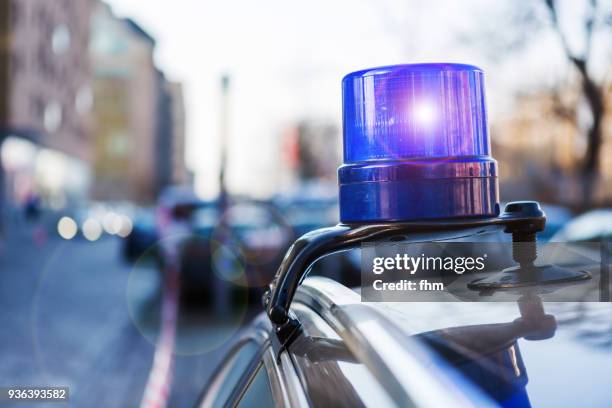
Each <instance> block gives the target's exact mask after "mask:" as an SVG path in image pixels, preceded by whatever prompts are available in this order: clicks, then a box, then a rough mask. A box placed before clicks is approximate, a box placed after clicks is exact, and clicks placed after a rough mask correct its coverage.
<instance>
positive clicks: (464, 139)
mask: <svg viewBox="0 0 612 408" xmlns="http://www.w3.org/2000/svg"><path fill="white" fill-rule="evenodd" d="M342 95H343V129H344V165H343V166H341V167H340V169H339V170H338V178H339V183H340V219H341V221H342V222H345V223H356V222H376V221H418V220H431V219H445V218H464V217H494V216H497V215H498V214H499V198H498V187H497V164H496V162H495V160H494V159H493V158H492V157H491V156H490V141H489V134H488V126H487V112H486V103H485V92H484V74H483V72H482V70H481V69H479V68H477V67H474V66H471V65H463V64H412V65H395V66H388V67H380V68H372V69H367V70H363V71H358V72H353V73H351V74H348V75H347V76H346V77H344V79H343V81H342Z"/></svg>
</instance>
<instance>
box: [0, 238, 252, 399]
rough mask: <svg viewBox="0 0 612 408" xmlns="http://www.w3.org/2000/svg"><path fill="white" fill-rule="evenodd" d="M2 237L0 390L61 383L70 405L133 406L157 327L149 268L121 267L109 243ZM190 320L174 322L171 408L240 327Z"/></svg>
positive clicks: (198, 382) (192, 395)
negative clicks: (175, 354) (176, 331)
mask: <svg viewBox="0 0 612 408" xmlns="http://www.w3.org/2000/svg"><path fill="white" fill-rule="evenodd" d="M10 231H16V230H13V229H9V231H7V238H8V239H5V240H4V241H3V242H2V244H1V245H2V246H1V248H0V251H1V252H0V309H1V310H2V311H3V313H2V316H1V317H0V319H1V320H0V324H2V330H1V331H0V349H1V350H2V364H1V365H0V386H11V385H18V386H28V385H30V386H68V387H69V388H70V401H71V405H74V406H105V407H125V406H138V405H139V404H140V400H141V398H142V396H143V391H144V387H145V384H146V382H147V377H148V375H149V370H150V368H151V365H152V361H153V355H154V352H155V348H154V342H155V340H156V335H157V330H158V326H159V298H160V296H159V289H158V288H159V285H158V279H159V278H158V272H157V271H156V270H155V269H154V268H153V267H152V266H151V265H146V264H142V265H139V264H138V263H137V264H136V266H133V265H129V264H126V263H124V262H123V261H122V260H121V259H120V257H119V249H120V245H119V244H120V241H118V240H115V239H113V238H103V239H101V240H99V241H97V242H95V243H92V242H88V241H86V240H84V239H82V238H80V239H75V240H72V241H64V240H61V239H59V238H58V237H56V236H51V235H52V234H48V233H42V232H41V231H38V232H36V231H35V230H34V229H32V228H31V227H30V228H19V229H18V231H19V232H18V233H13V234H14V235H10ZM45 235H47V236H45ZM191 314H193V315H194V316H195V317H190V314H189V313H187V314H186V316H184V317H182V318H181V319H179V323H180V327H181V328H180V329H179V338H178V339H177V352H178V353H179V356H178V357H177V360H176V361H175V364H174V373H173V378H174V385H175V387H172V392H171V403H170V405H171V406H177V405H178V406H186V405H192V404H193V402H194V401H195V399H196V398H197V396H198V394H199V393H200V391H201V389H202V387H203V385H204V384H205V382H206V380H207V378H208V376H209V375H210V372H211V371H212V369H214V367H215V365H216V364H217V362H218V361H219V356H220V355H221V353H218V352H217V353H211V352H213V351H216V350H218V348H219V347H222V346H223V344H224V343H226V342H225V340H227V337H228V336H231V334H233V333H234V332H235V329H236V328H237V327H238V325H239V323H241V322H242V320H236V321H235V324H233V325H232V324H230V326H228V327H224V326H217V327H215V326H211V325H207V326H205V325H203V324H202V321H201V320H198V319H197V316H198V311H197V310H194V311H191ZM242 317H244V316H242ZM207 323H210V322H207ZM211 356H212V357H211ZM177 384H178V385H177Z"/></svg>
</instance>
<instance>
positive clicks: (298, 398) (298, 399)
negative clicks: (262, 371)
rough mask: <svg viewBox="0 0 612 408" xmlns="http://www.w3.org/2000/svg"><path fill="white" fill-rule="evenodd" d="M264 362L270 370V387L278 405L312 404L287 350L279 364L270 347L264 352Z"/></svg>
mask: <svg viewBox="0 0 612 408" xmlns="http://www.w3.org/2000/svg"><path fill="white" fill-rule="evenodd" d="M263 362H264V366H265V367H266V370H267V371H268V378H270V388H271V390H272V394H273V395H274V402H275V405H276V406H279V407H299V408H307V407H309V406H310V405H309V403H308V399H307V398H306V395H305V394H304V389H303V388H302V385H301V384H300V379H299V378H298V375H297V373H296V372H295V368H294V366H293V362H292V361H291V359H290V358H289V356H288V354H287V351H283V352H282V353H281V355H280V364H277V361H276V358H275V354H274V351H273V350H272V348H271V347H268V348H267V349H266V351H265V352H264V355H263ZM281 401H282V404H281V403H280V402H281Z"/></svg>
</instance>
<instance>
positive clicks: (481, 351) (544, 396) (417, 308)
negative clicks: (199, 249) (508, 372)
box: [296, 277, 612, 406]
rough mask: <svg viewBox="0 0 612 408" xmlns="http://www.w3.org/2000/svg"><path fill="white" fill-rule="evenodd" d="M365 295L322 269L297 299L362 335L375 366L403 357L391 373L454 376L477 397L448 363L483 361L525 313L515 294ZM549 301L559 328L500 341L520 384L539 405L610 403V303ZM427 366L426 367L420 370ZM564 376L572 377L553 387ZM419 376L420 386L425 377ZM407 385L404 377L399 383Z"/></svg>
mask: <svg viewBox="0 0 612 408" xmlns="http://www.w3.org/2000/svg"><path fill="white" fill-rule="evenodd" d="M360 300H361V299H360V296H359V295H358V294H357V293H356V292H355V291H352V290H350V289H349V288H346V287H344V286H342V285H340V284H339V283H337V282H334V281H332V280H329V279H326V278H318V277H317V278H308V279H306V280H305V281H304V283H303V285H302V286H301V287H300V288H299V289H298V292H297V294H296V301H297V302H300V303H303V304H307V305H310V306H311V307H313V308H314V309H316V310H317V312H318V313H319V314H321V316H323V317H324V318H325V319H326V321H327V322H331V323H332V325H334V326H335V327H334V328H335V330H336V331H337V332H338V333H344V334H343V336H344V337H346V336H347V334H346V333H349V338H344V337H343V340H344V341H345V342H346V343H347V345H350V344H351V342H352V343H357V344H358V346H355V345H353V348H354V351H355V352H356V353H361V354H362V355H361V358H362V359H364V360H366V361H368V359H369V361H370V363H369V364H370V365H371V366H372V367H373V369H374V370H375V371H376V370H377V369H376V366H377V365H380V366H385V367H391V368H392V367H394V366H396V365H397V364H399V367H398V371H397V372H393V375H394V376H398V377H406V373H407V372H408V371H410V372H416V373H419V376H425V378H426V379H431V378H430V377H432V376H433V377H434V378H433V379H432V382H433V383H434V385H433V386H432V388H436V386H439V385H440V383H443V384H444V386H445V387H448V385H447V381H446V380H441V379H448V378H452V381H451V382H452V383H453V384H454V388H453V387H451V391H450V392H451V393H454V392H457V393H463V394H466V395H468V398H475V396H478V393H479V391H474V389H473V388H472V387H471V383H467V381H466V380H465V378H462V380H458V378H459V377H462V376H460V375H457V374H458V373H457V372H456V370H455V369H453V368H451V366H453V365H456V364H455V363H456V356H457V354H461V357H462V358H463V360H462V363H461V364H463V365H464V367H465V364H468V365H469V364H472V365H475V366H479V365H480V364H482V361H484V360H486V356H487V354H491V353H493V352H494V351H495V350H492V349H491V348H490V345H491V344H494V345H496V344H497V343H496V342H499V341H500V340H499V336H500V335H501V336H502V337H503V335H504V333H505V332H504V330H506V329H507V328H510V327H512V322H514V321H515V319H517V317H519V316H520V315H519V312H518V306H517V304H516V303H515V302H483V303H480V302H404V303H388V302H380V303H378V302H377V303H362V302H361V301H360ZM544 306H545V310H546V313H549V314H550V315H551V316H554V318H555V319H556V325H557V328H556V331H553V333H552V335H550V336H543V338H541V339H532V340H527V339H525V338H521V337H520V336H517V338H516V339H515V340H513V341H510V342H508V343H507V344H506V343H500V347H501V348H503V347H507V346H512V347H511V349H508V350H509V352H510V353H509V354H508V355H510V356H512V357H513V358H514V359H515V360H514V362H512V364H513V365H511V366H512V367H513V369H515V370H518V372H520V374H521V375H520V376H517V378H519V377H521V378H523V377H524V378H523V380H522V381H524V382H525V384H524V385H522V386H521V387H522V389H523V390H524V393H525V397H526V398H529V399H531V401H532V403H533V405H534V406H560V405H564V404H567V403H569V404H570V405H576V406H585V404H584V403H585V401H586V400H588V401H587V402H588V403H586V405H587V406H600V405H605V404H606V401H609V400H610V398H612V391H610V390H609V387H608V386H606V382H607V381H608V376H607V372H608V371H609V367H610V366H611V365H612V304H611V303H594V302H590V303H589V302H582V303H578V302H565V303H564V302H557V303H545V305H544ZM334 322H335V323H334ZM432 339H433V340H432ZM487 339H494V340H493V343H491V342H490V341H489V342H488V343H487V341H486V340H487ZM487 344H488V345H487ZM502 344H503V347H502V346H501V345H502ZM512 344H514V345H512ZM432 347H433V349H432ZM434 349H435V350H436V351H437V352H433V350H434ZM360 350H361V351H360ZM364 350H365V351H364ZM384 350H387V351H388V352H382V351H384ZM369 353H371V354H372V355H373V356H370V355H369ZM493 354H495V353H493ZM491 355H492V354H491ZM440 356H442V357H443V358H440ZM466 356H467V358H466ZM496 358H497V357H496ZM400 362H401V363H400ZM407 365H408V366H410V368H409V369H408V368H407V367H408V366H407ZM413 366H414V367H413ZM423 367H427V368H428V369H427V370H426V371H425V372H423V370H422V368H423ZM489 368H490V367H485V369H486V370H488V369H489ZM470 369H471V370H473V369H474V367H471V368H470ZM486 370H485V372H486ZM391 371H393V370H391ZM410 377H411V378H414V376H413V375H411V376H410ZM491 377H493V375H488V376H484V377H483V380H482V381H484V382H483V383H479V385H481V386H483V387H485V388H486V385H487V384H486V382H490V381H491ZM386 381H390V377H386ZM476 382H477V383H478V381H476ZM436 383H437V384H436ZM560 383H566V384H573V385H572V386H571V387H567V388H564V389H562V390H557V391H556V392H551V390H553V389H555V388H556V387H557V385H558V384H560ZM417 384H419V385H420V386H423V383H422V382H421V380H419V381H417ZM409 385H410V384H405V383H403V382H402V381H401V378H400V381H399V382H396V384H395V386H398V387H407V386H409ZM578 390H580V392H577V391H578ZM446 392H449V391H448V390H447V391H446ZM585 398H586V400H585ZM417 405H418V404H417ZM455 405H457V404H455Z"/></svg>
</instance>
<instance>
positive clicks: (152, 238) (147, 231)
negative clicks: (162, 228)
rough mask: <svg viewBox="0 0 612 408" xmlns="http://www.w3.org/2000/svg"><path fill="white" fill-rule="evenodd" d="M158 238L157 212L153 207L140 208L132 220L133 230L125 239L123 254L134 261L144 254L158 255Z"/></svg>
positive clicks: (128, 259)
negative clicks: (156, 253) (156, 252)
mask: <svg viewBox="0 0 612 408" xmlns="http://www.w3.org/2000/svg"><path fill="white" fill-rule="evenodd" d="M157 240H158V235H157V229H156V227H155V214H154V212H153V210H151V209H139V210H137V211H136V213H135V215H134V218H133V220H132V231H131V233H130V234H128V235H127V236H126V237H125V238H124V241H123V256H124V258H125V259H126V260H127V261H130V262H133V261H135V260H137V259H139V258H140V257H142V256H143V255H150V256H152V257H154V256H156V255H155V251H156V243H157Z"/></svg>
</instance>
